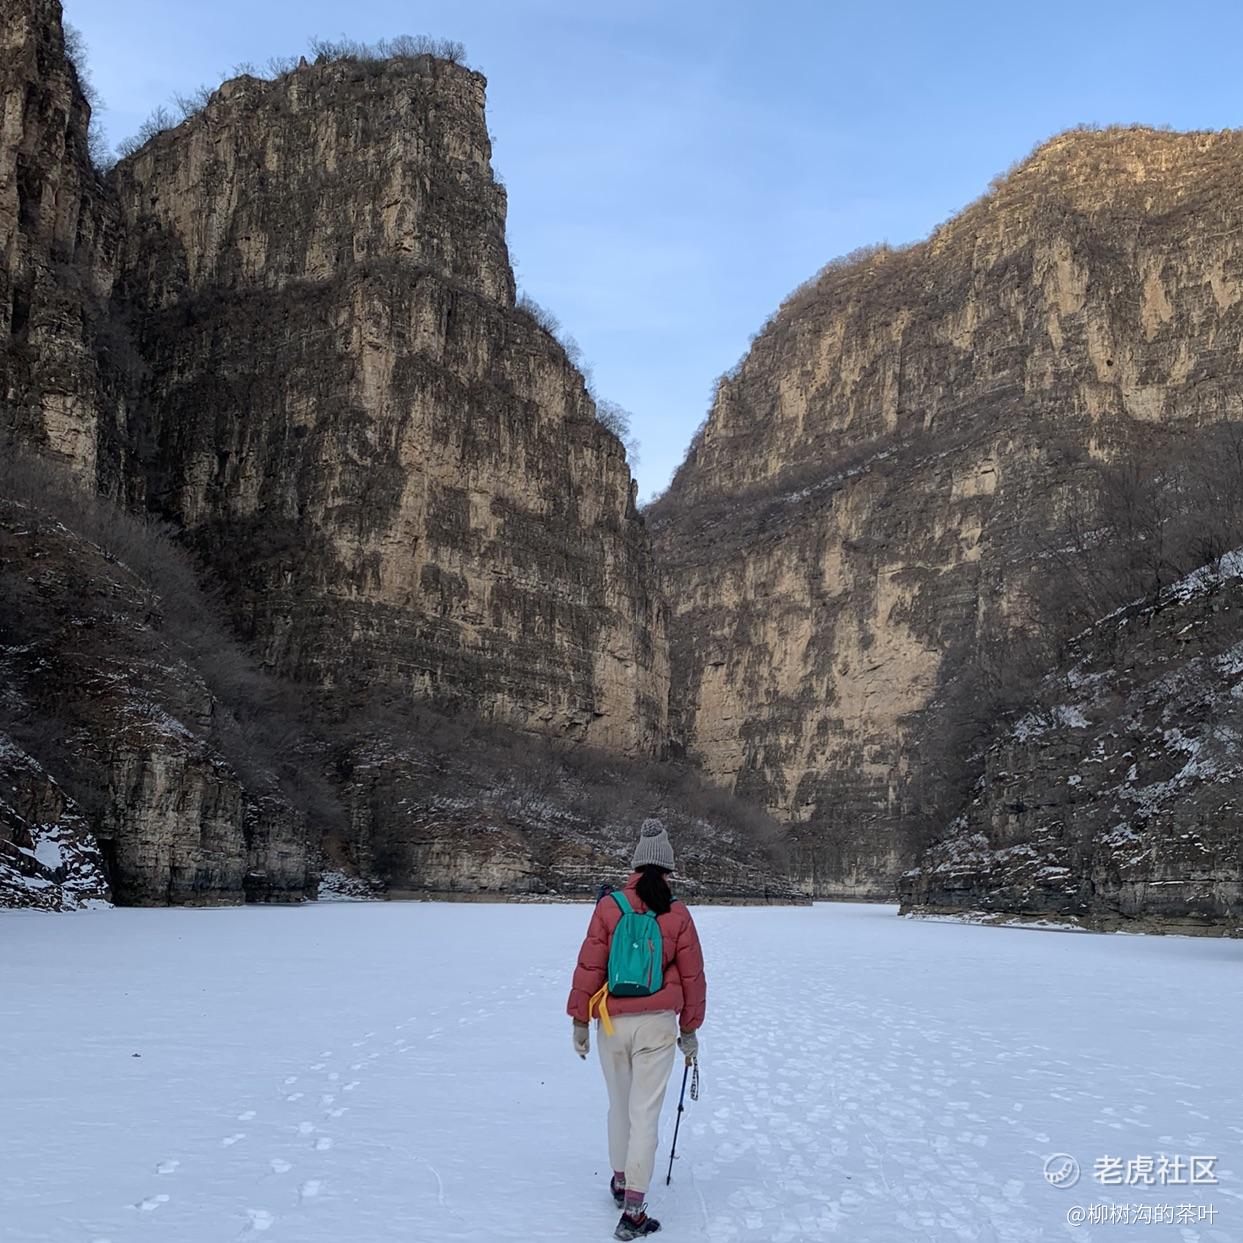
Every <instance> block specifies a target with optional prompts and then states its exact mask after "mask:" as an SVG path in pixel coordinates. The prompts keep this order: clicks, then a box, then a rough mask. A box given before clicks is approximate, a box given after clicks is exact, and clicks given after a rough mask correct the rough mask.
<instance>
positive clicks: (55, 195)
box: [0, 0, 116, 479]
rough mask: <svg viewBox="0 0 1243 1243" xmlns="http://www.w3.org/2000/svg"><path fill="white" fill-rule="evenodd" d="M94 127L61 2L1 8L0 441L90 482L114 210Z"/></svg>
mask: <svg viewBox="0 0 1243 1243" xmlns="http://www.w3.org/2000/svg"><path fill="white" fill-rule="evenodd" d="M89 121H90V106H89V104H88V103H87V102H86V99H85V97H84V96H83V92H82V90H81V87H80V83H79V81H78V75H77V73H76V71H75V70H74V67H73V65H72V64H71V63H70V61H69V59H68V58H67V57H66V55H65V50H64V31H63V29H62V26H61V13H60V5H59V3H57V0H0V399H2V400H0V433H4V432H13V431H16V432H17V433H18V434H19V435H21V437H22V438H23V439H24V440H27V441H30V442H33V443H36V444H39V445H41V446H43V447H45V448H46V449H48V450H49V451H50V452H52V453H54V454H56V455H58V456H60V457H62V458H63V459H65V460H67V461H69V462H70V463H72V464H73V466H74V467H75V468H76V469H77V470H79V472H80V473H81V474H82V475H83V477H84V478H87V479H93V477H94V474H95V467H96V452H97V444H98V423H99V419H100V412H101V410H102V409H105V408H109V407H110V406H111V405H112V404H113V403H114V402H115V398H114V397H113V396H112V395H111V394H110V393H108V392H107V391H106V390H107V387H108V386H107V384H106V382H105V381H104V380H103V379H102V378H101V376H100V374H99V372H100V369H101V367H106V365H107V364H106V360H105V359H104V358H101V356H100V351H99V350H98V349H97V345H98V343H97V341H96V332H97V328H98V323H99V308H100V304H101V302H102V300H103V299H105V298H106V297H107V294H108V289H109V286H110V283H111V270H112V257H113V248H114V246H115V241H116V237H115V218H116V214H115V209H114V207H113V205H112V203H111V201H110V198H109V196H108V194H107V192H106V190H105V188H104V186H103V185H102V183H101V181H100V179H99V177H98V176H97V175H96V173H95V170H94V169H93V168H92V167H91V161H90V159H89V156H88V153H87V126H88V124H89ZM103 352H104V353H105V354H106V348H105V350H104V351H103Z"/></svg>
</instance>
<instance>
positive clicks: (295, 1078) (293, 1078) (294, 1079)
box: [285, 1075, 298, 1087]
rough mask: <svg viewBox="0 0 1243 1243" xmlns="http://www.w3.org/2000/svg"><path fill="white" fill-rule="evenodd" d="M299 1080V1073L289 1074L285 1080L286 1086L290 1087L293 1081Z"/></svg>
mask: <svg viewBox="0 0 1243 1243" xmlns="http://www.w3.org/2000/svg"><path fill="white" fill-rule="evenodd" d="M297 1082H298V1076H297V1075H290V1076H289V1077H288V1078H287V1079H286V1080H285V1086H286V1087H288V1086H289V1085H290V1084H291V1083H297Z"/></svg>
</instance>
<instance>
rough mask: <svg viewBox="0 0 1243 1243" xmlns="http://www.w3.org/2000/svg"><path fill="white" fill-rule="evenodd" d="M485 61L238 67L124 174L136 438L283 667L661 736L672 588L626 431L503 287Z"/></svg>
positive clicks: (274, 661)
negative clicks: (138, 388) (138, 360)
mask: <svg viewBox="0 0 1243 1243" xmlns="http://www.w3.org/2000/svg"><path fill="white" fill-rule="evenodd" d="M483 102H484V82H483V79H482V78H481V77H480V76H479V75H478V74H476V73H473V72H471V71H469V70H467V69H463V68H461V67H459V66H456V65H452V64H449V63H447V62H443V61H438V60H436V59H434V58H432V57H428V56H423V57H418V58H414V59H411V60H394V61H381V62H354V61H343V62H338V63H333V64H323V65H315V66H305V67H303V68H301V69H298V70H296V71H294V72H292V73H289V74H287V75H285V76H284V77H282V78H280V79H278V80H276V81H274V82H265V81H259V80H257V79H254V78H240V79H237V80H234V81H232V82H229V83H226V84H225V85H224V86H223V87H222V88H221V89H220V90H219V91H218V92H217V93H216V95H215V96H214V97H213V99H212V101H211V103H210V104H209V105H208V106H207V108H206V109H205V111H204V112H203V113H202V114H200V115H199V116H196V117H194V118H192V119H191V120H189V121H187V122H186V123H184V124H182V125H181V126H179V127H178V128H177V129H176V130H173V131H171V132H169V133H166V134H163V135H161V136H159V137H157V138H156V139H154V140H152V141H151V142H150V143H149V144H148V145H147V146H146V147H144V148H143V149H142V150H141V151H139V152H138V153H137V154H135V155H134V156H133V157H131V158H130V159H128V160H126V161H124V162H123V163H122V164H121V165H120V166H119V168H118V170H117V172H116V174H115V181H116V186H117V189H118V193H119V197H120V212H121V222H122V236H123V239H124V240H123V244H122V247H121V256H120V261H119V265H118V274H117V284H116V299H117V301H118V302H119V303H120V304H121V305H122V306H123V307H124V308H125V312H126V315H127V316H128V319H129V322H130V324H131V325H132V328H133V332H134V336H135V339H136V342H137V344H138V348H139V350H140V352H141V354H142V355H143V357H144V359H145V361H146V363H147V365H148V366H149V368H150V374H149V377H148V378H147V381H146V383H145V384H144V386H143V391H142V393H141V396H140V398H139V399H138V401H137V403H136V407H135V411H134V413H133V414H132V416H131V418H130V422H129V426H128V428H127V429H126V430H125V433H124V435H123V437H122V443H121V445H120V448H119V449H118V450H117V452H116V454H115V455H114V456H115V457H116V458H117V459H118V460H123V461H125V462H126V463H127V464H128V465H127V471H126V480H125V487H126V488H127V489H128V491H129V494H130V496H131V499H132V500H133V501H134V502H135V503H142V504H146V505H147V506H148V507H150V508H152V509H154V510H157V511H158V512H160V513H162V514H164V515H166V516H168V517H170V518H172V519H173V520H174V521H176V522H177V523H178V524H179V525H180V526H183V527H184V528H185V529H186V530H187V531H188V532H189V533H190V534H191V536H192V538H193V539H194V540H195V543H196V545H197V546H198V547H199V548H201V549H202V550H203V551H204V552H205V554H206V555H207V557H208V558H209V560H210V561H211V563H212V565H213V566H214V567H215V569H216V570H217V572H218V573H220V574H221V576H222V577H223V578H224V579H225V580H226V581H227V582H228V584H229V586H230V588H231V592H232V603H233V607H234V610H235V615H236V617H237V619H238V621H239V623H240V625H241V626H242V628H243V631H244V633H245V634H247V635H248V636H251V637H253V638H255V639H256V640H257V641H258V643H259V644H260V645H261V649H262V651H263V653H264V656H265V659H266V661H267V662H268V663H269V664H270V666H271V667H273V668H276V669H278V670H279V671H281V672H282V673H284V674H287V675H290V676H292V677H295V678H298V679H300V680H302V681H307V682H311V683H313V684H316V685H319V686H322V687H325V688H330V689H332V690H334V691H361V690H366V689H368V688H370V687H372V686H373V685H374V684H375V683H377V682H381V683H385V684H388V685H391V686H397V687H400V688H402V689H403V690H404V691H406V692H408V693H409V694H411V695H412V696H415V697H419V698H425V699H433V700H437V701H439V702H442V703H449V704H454V703H459V704H467V705H469V706H470V707H471V708H472V709H474V710H477V711H478V712H480V713H482V714H483V715H485V716H488V717H492V718H494V719H497V720H499V721H504V722H506V723H509V724H511V725H514V726H517V727H521V728H528V729H534V730H538V731H541V732H546V733H549V734H553V735H555V736H559V737H563V738H566V739H571V740H575V741H583V742H586V743H589V744H592V745H597V746H602V747H606V748H609V749H611V750H615V751H619V752H623V753H631V754H650V753H653V752H655V751H657V750H658V749H659V748H660V747H661V745H662V743H663V740H664V736H665V730H666V712H667V707H666V704H667V680H668V672H667V656H666V650H665V637H664V617H663V605H662V603H661V601H660V599H659V598H658V595H657V593H656V591H655V590H654V588H653V581H652V579H653V573H652V568H651V562H650V554H649V551H648V545H647V539H646V534H645V531H644V526H643V522H642V519H641V518H640V517H639V516H638V515H637V513H636V512H635V510H634V507H633V504H632V500H631V480H630V474H629V470H628V468H627V465H626V459H625V453H624V450H623V448H622V446H621V444H620V442H619V441H618V440H617V438H616V437H615V436H613V435H612V434H611V433H609V432H607V431H606V430H605V429H604V428H603V427H602V426H601V425H600V424H599V423H598V422H597V421H596V419H595V417H594V413H595V412H594V405H593V402H592V400H591V398H590V396H589V395H588V393H587V391H586V389H585V387H584V383H583V379H582V377H581V375H580V374H579V373H578V371H577V370H576V369H575V368H574V367H573V366H572V364H571V363H570V362H569V360H568V359H567V358H566V356H565V353H564V350H563V349H562V348H561V347H560V345H559V344H557V342H556V341H555V340H554V339H553V338H552V337H551V336H550V335H549V334H548V333H546V332H545V331H544V330H543V329H542V328H540V327H539V326H538V325H537V324H536V323H535V322H534V321H533V320H532V319H531V318H530V316H528V315H527V314H526V313H525V312H522V311H519V310H517V309H516V308H515V305H514V283H513V276H512V274H511V271H510V267H509V261H508V255H507V251H506V246H505V238H504V220H505V196H504V191H503V190H502V188H501V187H500V186H498V185H497V184H496V182H495V181H494V180H493V177H492V173H491V168H490V164H489V159H490V147H489V141H488V135H487V129H486V124H485V120H484V111H483Z"/></svg>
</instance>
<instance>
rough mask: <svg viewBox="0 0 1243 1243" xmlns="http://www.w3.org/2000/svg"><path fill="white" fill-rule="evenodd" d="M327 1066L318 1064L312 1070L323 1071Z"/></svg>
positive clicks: (321, 1063)
mask: <svg viewBox="0 0 1243 1243" xmlns="http://www.w3.org/2000/svg"><path fill="white" fill-rule="evenodd" d="M325 1065H326V1063H324V1062H316V1063H315V1065H314V1066H312V1067H311V1069H312V1070H323V1069H324V1066H325Z"/></svg>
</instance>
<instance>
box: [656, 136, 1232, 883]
mask: <svg viewBox="0 0 1243 1243" xmlns="http://www.w3.org/2000/svg"><path fill="white" fill-rule="evenodd" d="M1240 168H1243V136H1240V134H1238V133H1237V132H1223V133H1192V134H1178V133H1168V132H1158V131H1153V130H1147V129H1133V130H1109V131H1103V132H1086V131H1085V132H1073V133H1069V134H1065V135H1062V136H1061V137H1059V138H1056V139H1054V140H1052V141H1051V142H1049V143H1047V144H1045V145H1044V146H1042V147H1041V148H1040V149H1038V150H1037V151H1036V152H1035V153H1034V154H1033V155H1032V156H1031V157H1030V158H1029V159H1027V160H1026V161H1024V162H1023V163H1022V164H1021V165H1020V166H1018V167H1017V168H1016V169H1015V170H1013V171H1012V172H1011V173H1010V174H1009V175H1008V176H1006V177H1005V178H1004V179H1002V180H1001V181H1000V182H999V183H997V184H996V185H995V186H994V188H993V189H992V190H991V191H990V192H989V193H988V194H987V195H986V196H985V197H984V198H983V199H981V200H980V201H979V202H977V203H975V204H973V205H972V206H971V207H969V208H968V209H966V210H965V211H964V212H962V213H961V214H960V215H958V216H956V217H955V218H954V219H952V220H951V221H949V222H948V223H947V224H946V225H944V226H943V227H941V228H940V229H938V230H937V231H936V232H935V233H934V234H933V236H932V237H930V238H929V239H928V240H927V241H926V242H923V243H920V244H918V245H915V246H911V247H908V248H905V249H901V250H891V249H883V248H882V249H880V250H877V251H875V252H872V253H868V254H864V255H861V256H856V257H853V258H852V259H850V260H847V261H844V262H839V263H835V264H831V265H830V266H829V267H828V268H827V269H826V270H825V271H824V272H823V273H821V274H820V276H819V277H818V278H816V279H815V280H813V281H811V282H809V284H808V285H807V286H805V287H804V288H803V289H801V290H799V291H798V292H797V293H796V294H795V295H793V296H792V297H791V298H790V299H789V300H788V301H787V302H786V303H785V304H784V305H783V306H782V308H781V309H780V310H779V311H778V312H777V314H776V315H775V316H774V317H773V318H772V320H771V321H770V322H769V323H768V325H766V327H765V328H764V330H763V331H762V332H761V333H760V334H759V336H758V337H757V338H756V340H755V342H754V344H753V346H752V348H751V350H750V352H749V353H748V354H747V356H746V357H745V358H744V359H743V360H742V362H741V363H740V365H739V366H738V368H737V369H736V370H735V371H734V372H732V373H731V374H730V375H728V376H726V377H724V378H723V380H722V382H721V384H720V386H719V389H718V392H717V396H716V399H715V402H714V404H713V407H712V410H711V412H710V415H709V417H708V420H707V422H706V424H705V426H704V428H703V429H702V431H701V432H700V434H699V435H698V436H697V438H696V440H695V442H694V445H693V446H692V449H691V452H690V455H689V457H688V459H687V461H686V462H685V464H684V465H683V467H682V468H681V470H680V471H679V473H678V475H677V476H676V478H675V480H674V483H673V485H672V487H671V489H670V491H669V492H668V493H667V495H666V496H665V497H664V498H662V499H661V501H660V502H659V503H658V504H657V505H656V506H655V507H654V508H653V510H652V511H651V513H650V522H651V525H652V528H653V531H654V538H655V541H656V546H657V550H658V556H659V559H660V560H661V562H662V564H663V568H664V571H665V574H666V576H667V579H668V584H669V598H670V600H671V603H672V608H673V616H672V619H671V652H672V668H673V691H672V703H673V713H672V730H673V734H674V737H675V738H676V739H677V740H678V741H679V742H680V744H681V745H682V746H684V748H685V749H686V751H687V753H688V754H689V755H690V756H691V758H692V759H693V760H694V761H695V762H696V763H698V764H700V765H702V767H703V769H704V770H705V771H706V773H708V774H709V775H710V776H711V777H712V778H713V779H715V780H717V781H719V782H721V783H722V784H724V785H726V786H728V787H729V788H731V789H734V790H736V791H738V792H739V793H741V794H743V795H745V796H748V797H752V798H755V799H757V800H759V801H761V802H762V803H763V804H764V805H765V806H767V807H768V808H769V809H770V810H771V811H772V812H773V813H774V814H775V815H777V816H778V817H780V818H781V819H783V820H785V821H786V822H788V823H790V824H793V825H794V826H796V832H797V833H798V835H799V838H800V841H801V848H800V850H801V865H800V866H801V870H802V873H803V875H805V876H806V877H808V878H809V879H810V880H811V882H812V883H813V885H814V887H815V890H816V891H817V892H818V893H821V894H845V895H862V894H888V893H892V892H893V890H894V887H895V883H896V878H897V876H898V874H899V872H900V871H901V870H902V868H903V866H904V865H905V864H906V863H907V862H909V861H910V859H911V858H912V857H913V853H914V851H915V848H916V846H917V844H918V836H919V833H918V832H917V833H911V832H909V830H911V829H912V827H914V826H921V825H922V823H923V822H924V821H926V819H927V814H928V808H929V806H933V807H935V806H936V805H937V797H938V796H937V793H936V791H935V790H933V789H930V788H929V779H928V774H929V771H930V769H931V767H932V765H931V764H930V762H929V760H928V756H929V753H930V751H931V750H934V749H935V748H936V746H937V745H938V741H939V735H940V734H941V733H942V732H943V730H944V728H945V725H946V721H945V705H946V703H947V701H948V700H949V698H951V697H952V694H953V691H954V686H955V681H956V679H957V678H958V677H959V675H960V673H961V671H962V670H963V668H964V666H965V665H966V664H967V663H968V662H969V661H970V660H971V659H972V654H973V652H974V650H975V649H976V647H977V646H978V644H979V643H980V642H981V641H982V639H984V638H985V637H986V636H988V635H989V634H990V633H997V632H998V631H1005V630H1007V629H1008V628H1009V627H1011V626H1013V625H1015V624H1016V622H1017V618H1018V617H1019V616H1020V615H1021V612H1022V610H1021V607H1020V605H1021V601H1022V599H1023V596H1024V594H1025V593H1026V591H1027V589H1028V587H1029V586H1030V585H1031V583H1032V581H1033V579H1034V578H1038V577H1039V576H1040V575H1041V574H1042V573H1044V572H1046V571H1045V569H1044V568H1042V562H1041V555H1042V552H1043V545H1044V541H1045V539H1046V538H1047V532H1049V531H1051V530H1054V529H1056V528H1057V526H1058V525H1059V521H1060V518H1061V515H1062V514H1063V513H1064V511H1065V510H1066V508H1067V507H1068V505H1070V504H1071V502H1072V501H1073V498H1074V496H1075V493H1076V490H1077V489H1078V488H1079V487H1080V486H1081V485H1082V483H1083V481H1084V478H1085V471H1087V470H1089V468H1090V466H1091V463H1092V462H1094V461H1099V460H1107V459H1113V458H1117V457H1119V456H1121V455H1124V454H1125V452H1126V451H1127V450H1128V447H1129V446H1131V445H1133V444H1134V443H1136V442H1137V441H1139V440H1143V441H1147V442H1157V443H1160V441H1161V439H1162V438H1163V437H1172V436H1177V435H1180V434H1185V433H1187V434H1189V433H1190V431H1191V430H1192V429H1194V428H1196V427H1198V426H1201V425H1203V424H1205V423H1207V422H1211V421H1214V420H1219V419H1224V418H1238V417H1239V415H1240V412H1241V408H1243V397H1241V396H1240V388H1239V384H1238V377H1239V371H1240V351H1241V348H1243V249H1241V248H1240V243H1239V240H1238V209H1237V196H1236V195H1235V193H1234V187H1235V186H1236V184H1237V179H1238V171H1239V169H1240ZM933 784H935V783H933ZM920 831H922V828H921V829H920Z"/></svg>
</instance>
